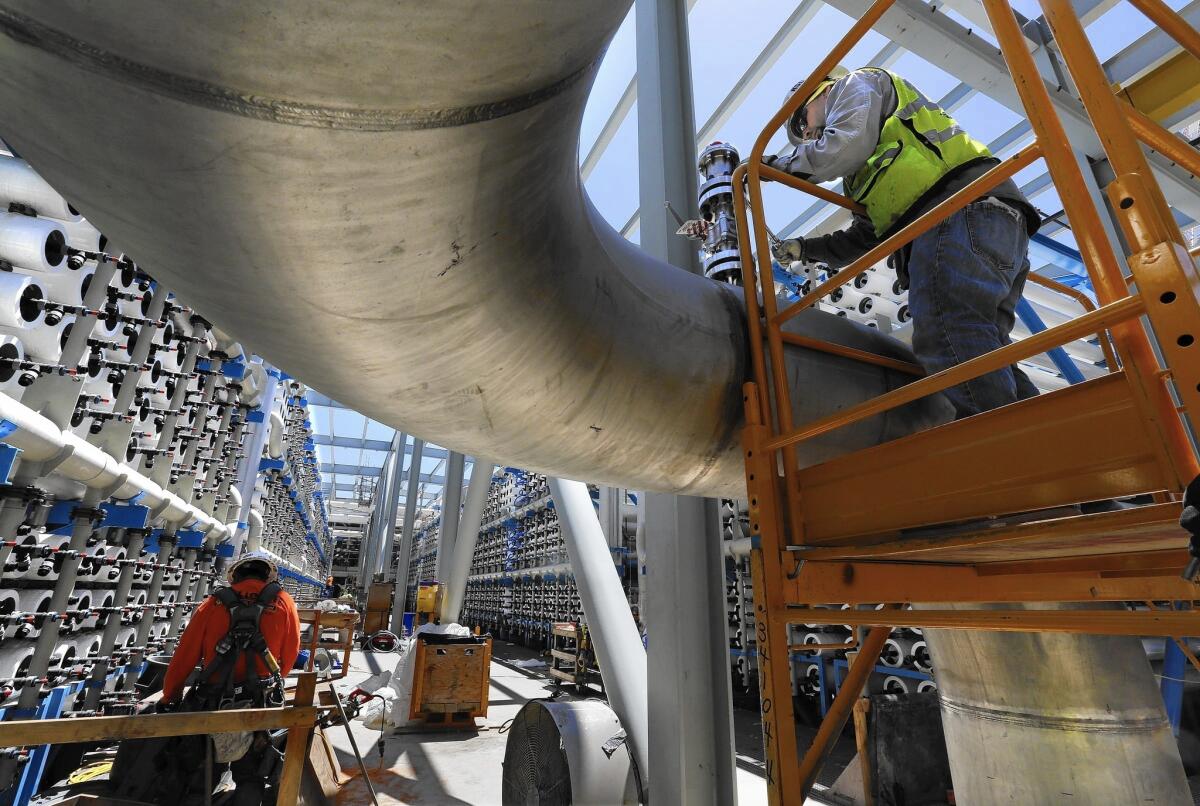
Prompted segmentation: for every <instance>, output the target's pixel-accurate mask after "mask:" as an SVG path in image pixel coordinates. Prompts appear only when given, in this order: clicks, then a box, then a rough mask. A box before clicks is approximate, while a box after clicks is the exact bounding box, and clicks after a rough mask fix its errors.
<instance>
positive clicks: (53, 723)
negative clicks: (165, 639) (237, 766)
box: [0, 707, 322, 747]
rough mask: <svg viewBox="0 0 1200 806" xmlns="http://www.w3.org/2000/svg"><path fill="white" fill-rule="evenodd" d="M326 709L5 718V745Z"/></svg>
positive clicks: (234, 724) (282, 721)
mask: <svg viewBox="0 0 1200 806" xmlns="http://www.w3.org/2000/svg"><path fill="white" fill-rule="evenodd" d="M321 712H322V709H319V708H314V707H299V708H297V707H293V708H249V709H246V710H244V711H201V712H196V713H185V714H145V715H141V716H88V717H79V718H78V719H35V720H23V721H13V722H9V721H4V722H0V747H20V746H25V745H37V744H68V743H71V742H99V741H104V740H107V739H152V738H155V737H159V736H192V735H197V734H203V733H224V732H229V731H238V730H250V731H253V730H274V729H276V728H290V727H293V726H298V725H314V724H316V721H317V718H318V717H319V716H320V714H321Z"/></svg>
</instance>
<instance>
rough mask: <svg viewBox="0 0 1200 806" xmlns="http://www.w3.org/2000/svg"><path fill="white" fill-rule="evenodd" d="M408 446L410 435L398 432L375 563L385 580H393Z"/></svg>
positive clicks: (376, 569) (395, 438)
mask: <svg viewBox="0 0 1200 806" xmlns="http://www.w3.org/2000/svg"><path fill="white" fill-rule="evenodd" d="M407 445H408V434H405V433H401V432H396V435H395V437H394V438H393V439H392V468H391V473H389V474H388V485H387V490H386V495H387V497H386V498H384V499H383V504H384V506H383V511H382V512H381V513H380V514H381V515H382V517H381V518H380V525H379V528H380V533H379V534H380V540H379V543H380V547H379V557H378V559H377V560H376V562H375V571H376V572H379V571H382V572H383V578H384V579H385V580H390V579H391V574H392V573H393V567H394V566H393V565H392V546H393V544H394V543H395V542H396V510H397V509H398V508H399V506H400V482H401V481H403V475H404V454H405V450H404V449H405V447H406V446H407Z"/></svg>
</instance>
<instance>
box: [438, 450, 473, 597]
mask: <svg viewBox="0 0 1200 806" xmlns="http://www.w3.org/2000/svg"><path fill="white" fill-rule="evenodd" d="M466 459H467V457H465V456H463V455H462V454H461V453H459V452H458V451H450V456H449V458H448V459H446V483H445V485H444V486H443V487H442V528H441V529H439V530H438V552H437V565H436V566H435V570H434V572H433V576H434V579H436V580H438V581H439V582H442V581H444V580H445V578H446V572H447V571H448V570H449V568H450V557H451V555H452V554H453V553H454V541H456V540H458V519H459V514H458V511H459V508H460V507H461V506H462V483H463V471H464V469H465V465H466Z"/></svg>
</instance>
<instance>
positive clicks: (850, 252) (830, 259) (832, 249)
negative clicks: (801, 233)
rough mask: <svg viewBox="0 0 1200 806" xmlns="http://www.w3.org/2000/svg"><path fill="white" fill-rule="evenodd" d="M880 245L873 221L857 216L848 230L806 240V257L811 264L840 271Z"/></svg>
mask: <svg viewBox="0 0 1200 806" xmlns="http://www.w3.org/2000/svg"><path fill="white" fill-rule="evenodd" d="M878 243H879V239H878V238H876V237H875V228H874V226H872V225H871V220H870V219H869V218H867V217H866V216H864V215H855V216H854V221H853V222H851V224H850V226H849V227H847V228H846V229H843V230H838V231H837V232H831V233H829V234H827V235H819V236H817V237H816V238H805V239H804V257H805V259H806V260H808V261H810V262H816V263H828V264H829V265H830V266H832V267H833V268H835V269H840V268H842V267H843V266H848V265H849V264H851V263H853V262H854V261H855V260H858V259H859V258H860V257H862V256H863V255H865V254H866V253H867V252H869V251H871V249H873V248H874V247H875V246H876V245H877V244H878Z"/></svg>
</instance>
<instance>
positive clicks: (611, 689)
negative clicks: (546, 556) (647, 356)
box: [548, 477, 706, 804]
mask: <svg viewBox="0 0 1200 806" xmlns="http://www.w3.org/2000/svg"><path fill="white" fill-rule="evenodd" d="M548 481H549V483H550V494H551V495H552V496H553V497H554V505H555V507H556V508H557V510H558V519H559V528H561V529H562V536H563V542H564V543H565V544H566V547H567V556H568V557H569V558H570V560H571V568H572V569H573V570H574V572H575V585H576V587H578V588H579V603H580V604H581V605H582V607H583V613H584V618H585V619H586V620H587V623H588V627H589V629H590V632H591V636H592V645H593V646H594V647H595V648H596V660H597V661H599V663H600V674H601V676H602V677H603V678H604V690H605V691H606V692H607V693H608V701H609V704H610V705H612V708H613V711H615V712H616V714H617V718H618V719H620V720H621V726H622V727H623V728H624V729H625V736H626V740H627V741H628V742H629V743H630V745H631V746H632V747H633V757H634V758H635V759H636V760H637V764H638V772H639V774H640V775H641V779H642V783H643V785H645V784H646V782H647V781H648V780H649V769H650V762H649V748H650V726H649V717H650V710H649V704H648V697H649V692H648V690H647V679H646V677H647V668H646V652H645V650H644V649H643V648H642V638H641V636H640V635H639V634H638V628H637V625H636V624H635V623H634V621H633V614H632V613H630V612H629V603H628V602H627V601H626V600H625V590H624V588H622V587H621V578H620V577H619V576H617V572H616V568H615V567H614V566H613V560H612V554H611V553H610V552H609V550H608V541H606V540H605V539H604V531H603V530H602V529H601V528H600V521H599V520H598V519H597V518H596V511H595V510H594V509H593V508H592V497H591V496H590V495H589V494H588V488H587V485H586V484H584V483H583V482H581V481H567V480H566V479H557V478H554V477H550V478H549V479H548ZM694 705H695V703H691V704H689V707H692V706H694ZM699 710H701V711H703V710H706V709H704V708H701V709H699ZM654 802H656V803H664V804H666V803H683V802H684V801H678V800H675V801H672V800H669V799H659V798H655V801H654ZM688 803H690V801H688Z"/></svg>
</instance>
